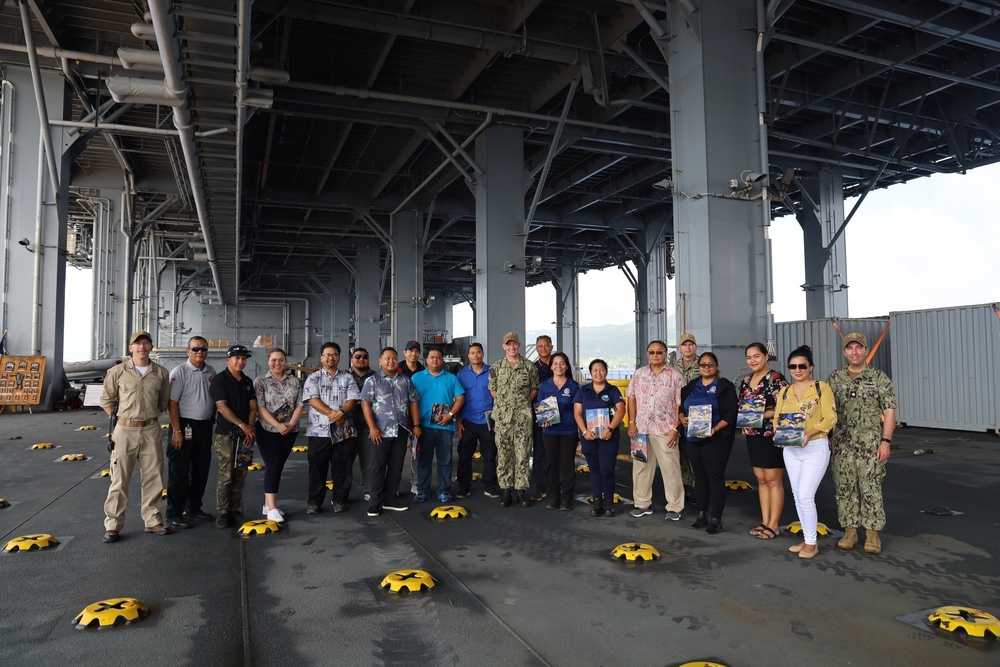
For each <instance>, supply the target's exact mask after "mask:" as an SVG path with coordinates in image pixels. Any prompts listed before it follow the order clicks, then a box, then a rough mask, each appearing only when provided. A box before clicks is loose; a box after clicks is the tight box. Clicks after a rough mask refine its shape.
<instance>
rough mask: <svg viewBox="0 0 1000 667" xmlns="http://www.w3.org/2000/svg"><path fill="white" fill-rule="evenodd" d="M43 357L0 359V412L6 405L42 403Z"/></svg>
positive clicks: (5, 357)
mask: <svg viewBox="0 0 1000 667" xmlns="http://www.w3.org/2000/svg"><path fill="white" fill-rule="evenodd" d="M44 377H45V357H43V356H40V355H39V356H14V355H4V356H2V357H0V410H3V407H4V406H7V405H24V406H32V405H38V404H39V403H41V401H42V378H44Z"/></svg>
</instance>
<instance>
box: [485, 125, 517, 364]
mask: <svg viewBox="0 0 1000 667" xmlns="http://www.w3.org/2000/svg"><path fill="white" fill-rule="evenodd" d="M476 162H477V163H478V164H479V165H480V166H481V167H482V168H483V171H484V173H483V176H482V178H480V179H479V182H478V183H477V185H476V271H477V272H478V273H477V274H476V335H477V336H478V338H479V341H480V342H481V343H482V344H483V346H484V348H485V350H486V358H487V359H497V358H499V355H500V353H501V352H502V346H503V340H502V339H503V335H504V333H506V332H507V331H516V332H517V333H518V335H519V336H521V338H522V341H521V342H522V343H523V342H524V340H523V338H524V322H525V314H524V299H525V297H524V243H525V236H524V137H523V135H522V132H521V130H520V128H516V127H501V126H491V127H489V128H487V129H486V131H484V132H483V133H482V134H481V135H479V137H477V138H476Z"/></svg>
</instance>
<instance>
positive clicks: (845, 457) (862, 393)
mask: <svg viewBox="0 0 1000 667" xmlns="http://www.w3.org/2000/svg"><path fill="white" fill-rule="evenodd" d="M844 356H845V357H847V368H840V369H837V370H835V371H834V372H832V373H830V377H829V379H828V380H827V384H829V385H830V388H831V389H832V390H833V397H834V402H835V403H836V405H837V426H836V428H835V429H834V431H833V436H832V437H831V439H830V469H831V470H832V471H833V484H834V487H835V492H836V497H837V519H838V520H839V521H840V525H841V526H842V527H843V528H844V537H842V538H841V539H840V541H839V542H837V546H838V547H839V548H840V549H843V550H844V551H850V550H852V549H853V548H854V547H855V546H856V545H857V543H858V528H860V527H864V529H865V547H864V549H865V553H868V554H877V553H880V552H881V551H882V541H881V540H880V539H879V531H881V530H882V529H883V528H885V509H884V507H883V505H882V478H884V477H885V463H886V461H888V460H889V446H890V444H892V432H893V430H894V429H895V428H896V392H895V390H893V388H892V381H891V380H890V379H889V377H888V376H887V375H886V374H885V373H883V372H882V371H880V370H877V369H875V368H872V367H871V366H869V365H868V339H866V338H865V337H864V335H863V334H860V333H851V334H847V336H845V337H844Z"/></svg>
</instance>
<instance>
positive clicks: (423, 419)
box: [410, 368, 465, 431]
mask: <svg viewBox="0 0 1000 667" xmlns="http://www.w3.org/2000/svg"><path fill="white" fill-rule="evenodd" d="M410 381H411V382H413V386H414V387H415V388H416V390H417V396H418V397H419V398H418V400H417V406H418V407H419V408H420V426H421V427H422V428H437V429H441V430H442V431H454V430H455V421H454V420H452V421H450V422H448V424H447V425H446V426H441V425H440V424H437V423H435V422H434V421H432V420H431V408H432V406H433V405H434V404H435V403H443V404H444V405H447V406H448V408H451V406H452V404H453V403H454V402H455V399H456V398H458V397H459V396H462V395H463V394H465V389H463V388H462V384H461V383H460V382H459V381H458V378H457V377H455V375H454V374H453V373H449V372H448V371H446V370H444V369H443V368H442V369H441V372H440V373H438V374H437V375H433V374H432V373H431V372H430V371H428V370H423V371H420V372H419V373H414V374H413V377H412V378H410Z"/></svg>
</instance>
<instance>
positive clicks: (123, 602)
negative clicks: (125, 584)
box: [73, 598, 150, 630]
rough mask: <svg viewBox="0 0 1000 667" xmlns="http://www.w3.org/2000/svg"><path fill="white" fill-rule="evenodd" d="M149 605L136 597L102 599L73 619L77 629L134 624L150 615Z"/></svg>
mask: <svg viewBox="0 0 1000 667" xmlns="http://www.w3.org/2000/svg"><path fill="white" fill-rule="evenodd" d="M149 614H150V611H149V607H147V606H146V604H145V603H143V602H142V601H140V600H136V599H135V598H112V599H110V600H101V601H100V602H95V603H94V604H92V605H90V606H88V607H86V608H85V609H84V610H83V611H81V612H80V613H79V614H77V616H76V618H74V619H73V623H74V625H76V629H77V630H85V629H87V628H97V629H101V628H113V627H115V626H118V625H132V624H133V623H135V622H136V621H141V620H142V619H144V618H146V617H147V616H149Z"/></svg>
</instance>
